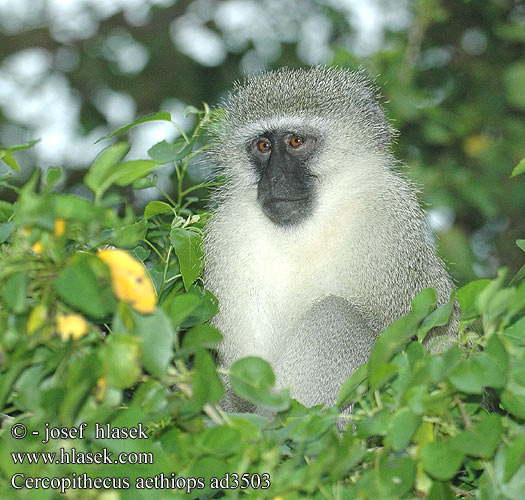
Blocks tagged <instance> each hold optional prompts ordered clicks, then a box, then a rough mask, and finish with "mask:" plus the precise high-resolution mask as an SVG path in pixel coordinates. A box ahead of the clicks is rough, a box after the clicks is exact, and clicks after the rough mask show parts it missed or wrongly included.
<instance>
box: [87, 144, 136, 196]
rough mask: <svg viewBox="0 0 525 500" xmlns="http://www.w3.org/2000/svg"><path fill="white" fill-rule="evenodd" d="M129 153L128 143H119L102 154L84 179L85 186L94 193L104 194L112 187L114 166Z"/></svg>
mask: <svg viewBox="0 0 525 500" xmlns="http://www.w3.org/2000/svg"><path fill="white" fill-rule="evenodd" d="M128 151H129V144H128V143H127V142H117V143H116V144H114V145H113V146H110V147H109V148H106V149H105V150H104V151H102V153H100V154H99V155H98V156H97V158H96V159H95V161H94V162H93V165H91V167H90V169H89V172H88V173H87V174H86V176H85V177H84V184H85V185H86V186H87V187H88V188H89V189H91V191H93V192H94V193H103V192H104V191H105V190H106V189H107V188H108V187H109V186H111V184H112V181H111V176H112V174H113V170H114V166H115V165H116V164H117V163H119V162H120V160H122V158H124V156H126V154H127V153H128Z"/></svg>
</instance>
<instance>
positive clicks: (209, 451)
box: [195, 425, 240, 457]
mask: <svg viewBox="0 0 525 500" xmlns="http://www.w3.org/2000/svg"><path fill="white" fill-rule="evenodd" d="M195 444H196V446H197V449H198V450H199V451H201V452H202V453H204V454H206V455H214V456H219V457H227V456H229V455H232V454H233V453H235V452H236V451H237V450H238V449H239V447H240V435H239V433H238V432H237V431H236V430H235V429H232V428H231V427H228V426H227V425H221V426H218V427H211V428H209V429H205V430H204V431H203V432H201V433H200V434H199V435H198V436H197V440H196V443H195Z"/></svg>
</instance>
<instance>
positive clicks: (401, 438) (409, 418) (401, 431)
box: [388, 407, 422, 450]
mask: <svg viewBox="0 0 525 500" xmlns="http://www.w3.org/2000/svg"><path fill="white" fill-rule="evenodd" d="M421 418H422V417H421V415H416V414H415V413H414V412H412V411H411V410H410V408H406V407H405V408H401V409H399V410H398V411H397V412H396V414H395V415H394V416H393V417H392V418H391V420H390V422H389V429H388V437H389V439H390V443H391V445H392V448H394V450H402V449H403V448H404V447H405V446H407V445H408V444H409V443H410V440H411V439H412V436H413V435H414V434H415V432H416V430H417V428H418V427H419V424H420V423H421Z"/></svg>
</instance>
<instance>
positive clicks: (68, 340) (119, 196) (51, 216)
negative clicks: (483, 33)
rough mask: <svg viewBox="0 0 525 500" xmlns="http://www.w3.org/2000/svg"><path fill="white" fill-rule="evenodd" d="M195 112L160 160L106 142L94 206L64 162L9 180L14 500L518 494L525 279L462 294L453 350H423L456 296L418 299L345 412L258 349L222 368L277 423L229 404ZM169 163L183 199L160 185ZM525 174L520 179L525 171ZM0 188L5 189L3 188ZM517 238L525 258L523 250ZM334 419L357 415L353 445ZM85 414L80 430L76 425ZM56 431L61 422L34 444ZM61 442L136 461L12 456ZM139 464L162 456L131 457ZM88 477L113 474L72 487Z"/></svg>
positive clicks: (0, 277) (5, 155)
mask: <svg viewBox="0 0 525 500" xmlns="http://www.w3.org/2000/svg"><path fill="white" fill-rule="evenodd" d="M189 112H190V113H195V114H196V115H197V117H198V125H197V127H196V129H195V131H194V133H193V134H192V135H191V136H186V135H185V134H183V135H182V137H181V139H180V140H178V141H176V142H175V143H173V144H168V143H166V142H164V141H163V142H161V143H158V144H156V145H154V146H153V147H152V148H151V149H150V150H149V155H150V158H149V159H144V160H133V161H126V160H125V156H126V154H127V152H128V150H129V144H128V143H127V142H125V141H122V142H116V143H115V144H113V145H111V146H109V147H108V148H107V149H105V150H104V151H103V152H102V153H101V154H100V155H99V157H98V158H97V159H96V160H95V162H94V163H93V165H92V167H91V169H90V170H89V172H88V173H87V175H86V176H85V178H84V185H85V187H86V189H88V190H89V191H90V192H91V194H92V195H91V199H86V198H80V197H78V196H76V195H74V194H71V193H69V194H68V193H61V192H58V190H57V188H56V186H57V185H58V184H59V183H60V180H61V177H62V171H61V169H59V168H52V169H49V170H48V171H47V172H46V173H45V174H43V175H40V174H39V173H38V172H35V174H34V175H33V176H32V178H31V179H30V180H29V182H28V183H27V184H26V185H25V186H23V187H22V188H21V189H17V188H14V189H16V190H17V191H18V193H17V200H16V202H15V203H14V204H10V203H7V202H0V284H1V287H0V288H1V290H0V295H1V297H0V300H1V305H0V331H1V336H0V349H1V351H0V363H1V364H0V370H1V372H0V406H1V408H2V410H1V411H2V412H3V413H4V414H5V417H4V425H3V426H2V429H1V431H0V432H1V434H0V435H1V441H0V471H1V472H0V492H1V493H2V498H13V499H14V498H28V496H30V497H31V498H41V499H46V498H55V497H60V496H61V494H60V490H59V489H58V490H57V486H60V487H62V488H63V489H64V490H67V498H81V497H82V498H98V497H99V496H100V497H101V498H111V499H117V498H120V499H122V500H126V499H135V498H142V496H147V498H153V499H154V498H157V499H164V498H166V499H167V498H212V497H216V498H237V497H240V496H251V497H253V498H274V499H279V498H283V499H294V498H297V499H299V498H314V499H346V498H349V499H352V498H356V499H374V500H376V499H382V500H386V499H396V498H415V497H418V498H428V499H431V500H437V499H449V498H450V499H453V498H456V497H465V498H472V497H476V498H480V499H484V500H485V499H486V500H489V499H490V500H492V499H508V500H521V498H523V489H524V487H525V464H524V456H525V428H524V426H523V423H524V420H525V315H524V311H525V280H523V276H524V274H525V271H524V268H522V270H521V271H520V272H519V273H518V275H516V276H514V277H513V278H512V279H510V278H509V277H508V276H507V272H506V271H505V269H502V270H501V271H500V273H499V275H498V277H497V278H496V279H494V280H488V279H482V280H477V281H473V282H471V283H469V284H467V285H466V286H464V287H462V288H461V289H459V290H458V291H457V295H456V297H457V300H458V301H459V303H460V306H461V310H462V320H461V326H460V335H459V339H458V342H454V343H452V344H450V345H449V346H447V347H445V348H444V351H442V352H435V353H429V352H428V351H427V350H426V349H425V348H424V347H423V345H422V343H421V341H422V340H423V339H424V337H425V335H426V334H427V333H428V331H429V330H430V329H431V328H432V327H433V326H436V325H440V324H444V323H446V321H447V319H448V315H449V314H450V309H451V305H450V304H446V305H444V306H442V307H441V308H439V309H437V310H435V304H436V295H435V292H434V291H433V290H432V289H427V290H423V291H422V292H421V293H420V294H419V295H418V296H417V297H416V298H415V299H414V301H413V307H412V311H411V313H410V314H409V315H408V316H406V317H403V318H401V319H400V320H398V321H397V322H395V323H394V324H392V325H391V326H390V327H389V328H388V329H387V330H386V331H385V332H384V333H383V334H382V335H381V337H380V338H379V340H378V342H377V344H376V346H375V348H374V350H373V352H372V355H371V357H370V360H369V362H368V363H367V364H366V365H363V366H362V367H361V368H359V369H358V370H357V371H356V372H355V373H354V374H353V375H351V376H350V378H349V379H348V380H347V381H346V383H345V384H344V386H343V388H342V389H341V392H340V395H339V400H338V406H339V407H342V406H344V405H347V404H349V403H351V404H352V405H353V412H352V414H351V415H342V416H341V415H340V412H339V411H338V409H337V408H330V409H323V408H321V407H314V408H310V409H307V408H304V407H303V406H301V405H300V404H299V403H297V402H296V401H293V400H291V399H290V397H289V395H288V393H287V391H281V392H280V393H276V392H273V391H272V386H273V383H274V376H273V373H272V371H271V369H270V367H269V366H268V364H267V363H265V362H264V361H263V360H261V359H258V358H246V359H243V360H240V361H238V362H237V363H235V364H234V365H233V366H232V368H231V370H230V373H229V374H228V376H229V377H230V380H231V384H232V387H233V388H234V390H235V391H236V392H237V393H238V395H240V396H241V397H243V398H245V399H247V400H249V401H251V402H252V403H255V404H257V405H259V406H261V407H264V408H267V409H269V410H273V411H275V412H276V415H275V417H273V418H270V417H262V416H258V415H253V414H226V413H224V412H223V411H222V410H221V408H220V407H219V406H218V402H219V401H220V399H221V397H222V395H223V393H224V388H223V383H222V380H221V376H220V375H219V374H218V373H217V370H216V366H215V362H214V357H213V354H212V352H211V351H210V350H213V347H214V346H215V345H217V343H218V342H220V340H221V334H220V332H218V331H217V330H216V329H215V328H213V327H212V326H210V325H209V324H207V321H208V320H209V319H210V318H212V317H213V316H214V315H215V314H216V313H217V311H218V302H217V299H216V298H215V297H214V296H213V294H211V293H210V292H209V291H207V290H205V289H204V288H203V285H202V280H201V278H200V274H201V272H202V254H201V246H200V241H201V233H202V228H203V226H204V224H205V223H206V218H207V216H208V214H207V212H206V211H203V210H201V209H199V208H196V207H198V205H196V204H195V202H196V201H197V200H196V198H195V197H192V195H193V194H194V193H195V191H196V189H197V187H200V186H197V187H195V186H193V187H191V186H190V187H187V186H186V185H185V182H184V176H185V173H186V170H187V168H188V165H189V164H190V161H191V160H192V159H193V157H194V156H196V155H198V154H199V153H200V152H201V151H202V150H204V149H205V148H206V145H207V142H206V134H205V133H204V132H205V128H206V124H207V123H208V122H209V121H210V119H211V113H210V110H209V109H207V108H205V109H204V110H202V111H197V110H195V109H193V108H191V109H189ZM148 120H166V121H170V120H171V117H170V116H169V114H168V113H166V112H160V113H157V114H155V115H152V116H150V117H147V118H145V119H142V120H138V121H137V122H134V123H133V124H130V125H129V126H128V127H124V128H122V129H119V130H118V131H116V132H115V133H113V134H110V136H108V137H105V138H103V139H106V138H109V137H113V136H117V135H120V134H123V133H125V132H126V131H127V130H128V129H129V128H130V127H132V126H135V125H139V124H140V123H142V122H144V121H148ZM26 146H28V147H29V146H31V144H28V145H26ZM22 147H25V146H22ZM20 148H21V147H14V148H4V149H0V158H1V159H2V160H4V162H6V163H7V164H8V165H9V166H10V167H11V168H13V169H16V168H17V164H16V158H15V155H16V151H17V150H18V149H20ZM172 162H174V163H175V166H176V168H175V182H176V186H177V196H176V198H175V199H172V198H171V197H170V196H168V195H167V194H166V193H165V192H164V191H163V190H162V189H161V188H160V187H159V186H156V178H155V171H156V170H157V169H158V168H161V167H162V166H163V165H165V164H167V163H172ZM520 165H521V167H520V166H518V167H517V168H516V171H515V174H519V173H520V172H521V171H523V170H525V168H523V163H521V164H520ZM0 182H1V183H2V185H4V186H6V185H7V186H8V185H9V178H8V177H7V176H6V177H4V178H3V179H1V180H0ZM129 187H133V188H134V189H143V188H147V187H156V189H158V191H159V193H160V194H161V195H162V196H163V197H164V199H163V201H153V202H150V203H149V204H148V205H147V206H146V207H145V209H144V211H143V213H142V214H141V215H139V216H137V215H136V214H135V212H134V210H133V208H132V206H131V204H130V203H129V202H127V201H126V197H125V196H124V193H125V190H126V189H128V188H129ZM518 245H519V246H520V247H521V248H522V249H523V250H525V240H519V241H518ZM151 283H152V284H153V287H151V285H150V284H151ZM153 288H154V290H155V292H153ZM240 293H242V291H240ZM451 300H454V297H453V298H452V299H451ZM451 303H452V302H451ZM414 338H417V340H414ZM338 418H340V419H341V418H342V419H344V421H345V422H346V423H347V426H346V432H345V433H344V434H343V435H340V433H339V432H338V429H337V426H336V425H335V424H336V420H337V419H338ZM82 423H85V424H87V425H86V426H85V432H84V435H83V437H82V439H81V438H80V437H79V436H78V433H77V435H74V432H73V433H69V435H68V434H67V429H72V428H78V429H80V427H79V426H80V425H81V424H82ZM96 423H98V424H100V425H102V427H103V428H105V429H106V424H109V425H110V426H111V428H113V429H121V430H122V432H124V431H123V430H124V429H126V428H127V429H130V428H137V429H140V426H139V424H141V425H142V429H144V428H147V431H146V434H147V438H145V436H143V435H140V436H139V437H140V439H131V438H128V439H117V437H124V436H123V435H121V436H115V435H112V436H105V437H104V438H101V437H98V438H96V436H95V425H96ZM19 424H23V425H24V426H25V428H26V429H27V435H26V436H25V437H24V438H18V437H19V436H20V434H17V432H18V433H20V432H22V431H20V429H22V427H20V426H18V429H19V430H18V431H16V432H15V431H13V428H15V427H14V426H16V425H19ZM46 426H47V427H48V428H52V427H58V428H61V429H62V430H61V431H56V432H57V433H58V435H57V436H56V437H57V438H56V439H54V438H53V439H50V440H49V441H48V442H46V443H42V441H43V440H44V441H45V430H46ZM34 431H38V435H36V434H35V435H34V434H33V432H34ZM13 434H15V435H16V436H17V437H16V438H15V437H13ZM139 434H140V433H139ZM52 437H53V436H52ZM60 449H63V450H66V451H68V452H69V454H70V455H69V456H72V455H73V454H74V453H76V456H77V458H78V457H79V456H84V457H88V456H91V457H95V456H96V455H94V454H96V453H97V452H101V453H103V450H104V449H105V450H107V452H106V453H111V454H112V455H111V456H112V460H115V459H116V457H118V456H119V454H121V453H127V454H129V456H128V462H129V463H101V464H96V463H83V462H82V460H83V459H81V458H80V459H77V463H72V461H71V460H70V463H63V464H58V463H56V459H55V457H54V456H48V455H40V456H38V463H30V458H31V459H32V460H33V461H34V462H35V461H36V459H35V457H36V455H26V456H24V457H23V458H24V461H23V463H15V462H16V461H17V460H18V461H20V460H21V457H22V455H20V453H23V452H35V453H36V452H45V453H57V455H56V457H59V456H60ZM73 449H74V451H72V450H73ZM82 453H84V454H85V455H81V454H82ZM90 453H91V455H89V454H90ZM139 453H144V454H146V455H141V456H139V455H138V454H139ZM147 454H149V455H147ZM44 457H46V458H49V460H46V459H45V458H44ZM141 457H142V458H144V457H146V458H147V457H153V458H154V461H153V463H138V462H139V461H140V459H141ZM79 460H80V461H79ZM47 461H49V462H50V463H46V462H47ZM84 461H85V462H87V458H85V459H84ZM134 461H135V462H137V463H133V462H134ZM15 474H19V475H18V476H16V478H15V479H14V482H15V485H17V486H18V487H19V486H20V485H22V484H23V483H24V481H26V480H27V479H28V478H29V479H30V481H31V478H44V477H48V478H61V479H56V480H55V482H54V483H53V482H52V483H51V485H50V484H47V483H45V484H47V488H46V486H45V484H44V483H41V484H40V486H38V483H35V482H34V481H33V482H29V483H26V487H25V488H23V489H16V488H13V487H12V485H11V481H12V478H13V476H14V475H15ZM83 474H86V475H87V476H89V477H90V478H92V479H93V478H115V479H113V480H111V482H106V483H105V485H103V486H100V487H99V488H98V489H81V488H80V487H77V488H76V489H75V488H74V483H73V480H77V481H79V480H80V478H81V476H82V475H83ZM22 475H23V476H22ZM162 475H164V476H162ZM64 478H65V479H64ZM119 478H120V479H119ZM124 478H125V479H126V481H125V480H124ZM213 478H216V479H213ZM163 479H165V480H166V481H165V482H163ZM168 480H171V483H170V484H169V487H168ZM67 481H71V483H68V482H67ZM28 484H29V486H28ZM128 485H129V487H126V486H128ZM106 486H110V487H111V486H113V487H114V489H111V490H110V491H111V492H110V491H108V488H106ZM146 490H147V491H146ZM103 495H106V496H103ZM107 495H109V496H107Z"/></svg>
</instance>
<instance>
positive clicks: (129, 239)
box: [113, 219, 148, 248]
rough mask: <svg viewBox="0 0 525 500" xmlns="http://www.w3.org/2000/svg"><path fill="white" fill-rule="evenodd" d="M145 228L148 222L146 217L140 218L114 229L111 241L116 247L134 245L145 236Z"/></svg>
mask: <svg viewBox="0 0 525 500" xmlns="http://www.w3.org/2000/svg"><path fill="white" fill-rule="evenodd" d="M147 229H148V222H147V221H146V219H141V220H139V221H137V222H134V223H133V224H128V225H127V226H122V227H121V228H119V229H118V230H117V231H116V234H115V236H114V239H113V243H114V244H115V245H117V246H118V247H124V248H130V247H134V246H135V245H136V244H137V243H139V242H140V241H142V240H143V239H144V238H145V237H146V231H147Z"/></svg>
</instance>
